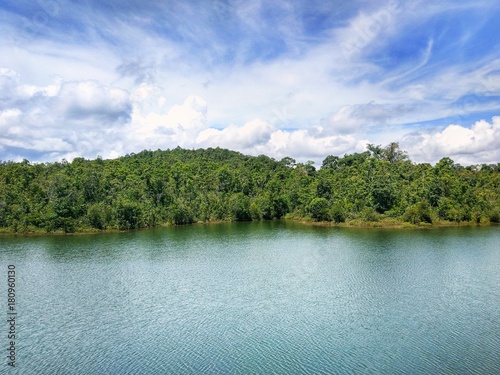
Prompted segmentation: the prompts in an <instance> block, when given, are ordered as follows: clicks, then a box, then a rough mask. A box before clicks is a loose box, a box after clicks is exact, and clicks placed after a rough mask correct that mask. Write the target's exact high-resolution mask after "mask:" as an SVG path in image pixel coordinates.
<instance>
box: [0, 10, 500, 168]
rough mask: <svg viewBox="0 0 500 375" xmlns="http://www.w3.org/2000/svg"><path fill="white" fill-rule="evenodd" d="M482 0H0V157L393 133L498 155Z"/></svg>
mask: <svg viewBox="0 0 500 375" xmlns="http://www.w3.org/2000/svg"><path fill="white" fill-rule="evenodd" d="M499 18H500V3H499V2H498V0H476V1H459V0H439V1H420V0H411V1H403V0H389V1H372V0H349V1H345V0H333V1H328V0H321V1H316V0H296V1H292V0H269V1H264V0H262V1H253V0H185V1H180V0H169V1H161V2H160V1H148V0H140V1H139V0H120V1H118V0H115V1H100V0H83V1H79V2H69V1H64V0H38V1H37V0H28V1H23V0H3V1H2V2H1V3H0V160H20V159H22V158H27V159H29V160H32V161H55V160H61V159H62V158H66V159H68V160H71V159H73V158H75V157H77V156H83V157H85V158H95V157H96V156H97V155H100V156H102V157H103V158H113V157H117V156H121V155H125V154H127V153H132V152H139V151H141V150H143V149H151V150H156V149H158V148H160V149H167V148H175V147H177V146H181V147H184V148H201V147H203V148H206V147H216V146H220V147H224V148H230V149H233V150H238V151H241V152H243V153H245V154H251V155H259V154H266V155H269V156H271V157H274V158H276V159H281V158H282V157H284V156H291V157H293V158H296V159H297V161H306V160H314V161H316V162H317V163H321V160H323V159H324V158H325V156H327V155H343V154H345V153H352V152H360V151H364V148H365V145H366V143H375V144H382V145H385V144H387V143H389V142H391V141H397V142H399V143H400V145H401V146H402V148H404V149H406V150H407V151H408V152H409V154H410V156H411V158H412V160H414V161H417V162H431V163H434V162H436V161H437V160H439V159H440V158H441V157H443V156H450V157H451V158H452V159H453V160H455V161H456V162H459V163H462V164H464V165H467V164H476V163H492V162H494V163H496V162H500V45H499V41H500V22H499Z"/></svg>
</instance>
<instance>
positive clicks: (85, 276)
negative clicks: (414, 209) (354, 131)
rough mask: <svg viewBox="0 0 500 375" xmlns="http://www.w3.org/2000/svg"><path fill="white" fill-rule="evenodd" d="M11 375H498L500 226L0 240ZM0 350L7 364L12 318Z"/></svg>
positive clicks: (250, 226)
mask: <svg viewBox="0 0 500 375" xmlns="http://www.w3.org/2000/svg"><path fill="white" fill-rule="evenodd" d="M0 251H1V252H0V260H1V263H0V264H1V267H2V268H1V270H0V275H1V279H2V280H5V282H4V284H5V286H4V287H2V288H0V289H1V290H4V292H2V293H3V296H0V304H2V305H3V308H2V310H1V311H6V310H7V295H6V294H7V293H6V288H7V285H6V284H7V282H6V279H7V264H14V265H15V267H16V309H17V312H18V317H17V322H16V330H17V340H16V354H17V355H16V365H17V367H16V368H15V369H12V368H10V367H9V366H7V358H6V357H7V356H6V355H2V360H1V362H0V373H2V374H3V373H5V374H351V373H352V374H396V373H401V374H419V373H421V374H495V373H496V374H498V373H500V356H499V348H500V313H499V309H500V289H499V287H500V228H498V227H489V228H482V227H481V228H442V229H432V230H391V229H339V228H317V227H308V226H302V225H300V224H295V223H285V222H279V221H276V222H262V223H235V224H220V225H195V226H186V227H175V228H163V229H158V230H148V231H136V232H127V233H115V234H99V235H82V236H50V237H30V238H26V237H5V236H3V237H0ZM4 317H5V319H2V320H3V321H4V324H3V325H2V327H3V328H1V327H0V330H3V332H1V331H0V345H1V347H2V349H3V352H4V353H7V348H8V340H7V338H6V335H7V330H8V325H7V322H6V320H7V314H6V313H5V314H4Z"/></svg>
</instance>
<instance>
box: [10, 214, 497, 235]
mask: <svg viewBox="0 0 500 375" xmlns="http://www.w3.org/2000/svg"><path fill="white" fill-rule="evenodd" d="M260 221H261V222H263V221H285V222H286V221H288V222H293V223H298V224H302V225H307V226H316V227H330V228H347V229H349V228H360V229H372V228H374V229H384V228H386V229H438V228H451V227H491V226H498V225H499V223H494V222H482V223H475V222H469V221H461V222H453V221H437V222H435V223H432V224H430V223H423V222H421V223H418V224H412V223H409V222H405V221H398V220H387V219H385V220H381V221H361V220H349V221H346V222H343V223H335V222H333V221H313V220H311V219H307V218H282V219H273V220H260ZM243 222H247V223H250V222H259V220H254V221H231V220H216V221H197V222H194V223H191V224H183V225H178V224H170V223H164V224H160V225H157V226H154V227H144V228H133V229H116V228H112V229H92V228H82V229H77V230H75V231H74V232H64V231H55V232H46V231H44V230H42V229H40V230H34V231H25V232H14V231H11V230H8V229H7V228H2V229H0V237H2V236H12V237H45V236H82V235H94V234H111V233H127V232H135V231H141V230H151V229H159V228H169V227H185V226H190V225H218V224H231V223H243Z"/></svg>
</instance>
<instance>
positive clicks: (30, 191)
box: [0, 143, 500, 233]
mask: <svg viewBox="0 0 500 375" xmlns="http://www.w3.org/2000/svg"><path fill="white" fill-rule="evenodd" d="M313 164H314V163H312V162H307V163H296V162H295V160H294V159H292V158H289V157H287V158H283V159H282V160H280V161H277V160H274V159H272V158H269V157H267V156H264V155H261V156H257V157H254V156H246V155H243V154H241V153H238V152H235V151H230V150H226V149H220V148H216V149H212V148H209V149H198V150H185V149H181V148H176V149H173V150H167V151H160V150H158V151H142V152H140V153H138V154H130V155H127V156H124V157H121V158H118V159H112V160H103V159H101V158H97V159H96V160H85V159H82V158H77V159H74V160H73V161H72V162H71V163H69V162H67V161H63V162H60V163H59V162H56V163H45V164H31V163H30V162H29V161H27V160H24V161H22V162H20V163H17V162H10V161H9V162H2V163H1V164H0V231H4V232H22V233H24V232H39V231H43V232H57V231H63V232H68V233H71V232H75V231H88V230H110V229H133V228H144V227H154V226H158V225H162V224H169V223H170V224H190V223H193V222H199V221H201V222H212V221H243V220H268V219H274V218H282V217H288V218H297V219H310V220H313V221H329V222H335V223H343V222H347V223H348V224H353V225H356V224H362V223H366V222H382V223H397V222H408V223H411V224H420V223H429V224H431V223H434V224H435V223H443V222H472V223H489V222H499V221H500V163H499V164H497V165H480V166H468V167H462V166H460V165H457V164H455V163H454V162H453V161H452V160H451V159H449V158H443V159H441V160H440V161H439V162H438V163H437V164H436V165H435V166H431V165H430V164H415V163H412V162H411V161H410V160H409V159H408V157H407V156H406V154H405V153H404V152H402V151H401V150H400V149H399V146H398V144H397V143H391V144H390V145H388V146H386V147H384V148H382V147H380V146H375V145H368V147H367V151H366V152H363V153H356V154H352V155H345V156H344V157H337V156H327V157H326V158H325V159H324V161H323V164H322V166H321V168H320V169H319V170H317V169H316V168H315V167H314V165H313Z"/></svg>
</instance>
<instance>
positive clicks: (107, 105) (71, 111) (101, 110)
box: [54, 81, 132, 122]
mask: <svg viewBox="0 0 500 375" xmlns="http://www.w3.org/2000/svg"><path fill="white" fill-rule="evenodd" d="M54 107H55V109H56V110H57V111H58V113H60V114H63V115H64V116H65V117H66V118H68V119H88V118H92V117H96V118H97V119H100V120H101V121H106V122H115V121H118V120H122V121H127V119H128V117H129V116H130V112H131V110H132V106H131V103H130V98H129V94H128V92H127V91H125V90H122V89H118V88H112V87H106V86H103V85H101V84H99V83H98V82H96V81H79V82H66V83H64V84H63V85H62V86H61V89H60V91H59V93H58V95H57V97H56V101H55V105H54Z"/></svg>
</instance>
